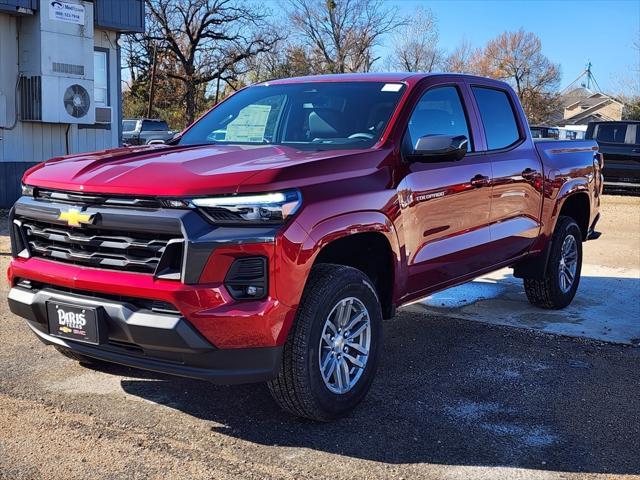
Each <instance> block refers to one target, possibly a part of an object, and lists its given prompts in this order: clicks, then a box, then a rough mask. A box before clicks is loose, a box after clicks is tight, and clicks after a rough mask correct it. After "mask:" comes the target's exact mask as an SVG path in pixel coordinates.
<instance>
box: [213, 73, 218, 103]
mask: <svg viewBox="0 0 640 480" xmlns="http://www.w3.org/2000/svg"><path fill="white" fill-rule="evenodd" d="M219 92H220V70H219V69H218V78H216V99H215V100H214V102H213V104H214V105H217V104H218V96H219Z"/></svg>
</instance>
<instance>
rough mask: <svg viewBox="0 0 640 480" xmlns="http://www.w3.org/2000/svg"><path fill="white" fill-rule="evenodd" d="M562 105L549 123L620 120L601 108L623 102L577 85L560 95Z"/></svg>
mask: <svg viewBox="0 0 640 480" xmlns="http://www.w3.org/2000/svg"><path fill="white" fill-rule="evenodd" d="M559 103H560V107H559V108H558V109H557V110H556V111H555V112H553V113H552V114H551V116H550V117H549V119H548V121H549V123H553V124H557V125H583V124H586V123H588V122H590V121H611V120H619V119H617V118H611V117H609V116H607V115H606V114H604V113H603V112H602V111H601V110H602V109H603V108H604V107H606V106H608V105H611V104H618V105H620V106H622V103H621V102H619V101H618V100H616V99H615V98H613V97H610V96H609V95H606V94H604V93H602V92H594V91H592V90H589V89H588V88H585V87H577V88H574V89H572V90H569V91H567V92H565V93H563V94H561V95H560V102H559Z"/></svg>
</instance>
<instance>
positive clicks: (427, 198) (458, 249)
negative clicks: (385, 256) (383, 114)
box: [398, 84, 491, 294]
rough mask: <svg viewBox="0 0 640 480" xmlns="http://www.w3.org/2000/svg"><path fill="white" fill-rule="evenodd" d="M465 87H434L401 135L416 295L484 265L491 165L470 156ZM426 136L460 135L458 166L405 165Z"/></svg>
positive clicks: (406, 231)
mask: <svg viewBox="0 0 640 480" xmlns="http://www.w3.org/2000/svg"><path fill="white" fill-rule="evenodd" d="M467 99H468V92H467V91H466V90H465V85H464V84H458V85H453V84H440V85H438V84H436V85H432V86H429V87H428V88H427V89H426V91H423V92H422V94H421V96H420V98H419V99H418V101H417V102H416V104H415V105H414V106H413V109H412V113H411V116H410V118H409V122H408V125H407V127H406V130H405V132H404V136H403V147H402V149H403V152H404V155H403V156H404V161H405V163H404V165H405V167H406V169H407V173H406V175H405V177H404V178H403V180H402V181H401V182H400V184H399V186H398V196H399V198H400V206H401V208H402V215H401V216H400V218H401V220H402V223H401V225H399V226H398V230H401V231H402V234H403V237H404V244H405V248H406V255H407V260H408V269H409V271H408V273H409V285H410V286H409V293H414V294H416V293H418V292H421V291H425V290H428V289H430V288H431V287H433V286H435V285H438V284H442V283H445V282H448V281H451V280H453V279H456V278H459V277H463V276H465V275H469V274H472V273H473V272H476V271H478V270H481V269H482V268H484V267H486V266H487V259H486V257H485V256H484V255H482V249H483V246H486V245H487V244H488V242H489V241H490V234H489V221H490V200H491V198H490V196H491V187H490V182H491V165H490V163H489V161H488V160H487V158H485V156H484V155H478V154H477V153H476V152H475V137H474V135H473V129H472V123H471V121H470V120H471V119H472V118H474V117H473V115H474V113H473V112H469V111H468V110H467V109H466V108H465V105H468V103H467ZM426 135H464V136H466V137H467V138H468V139H469V151H468V153H467V155H466V156H465V157H463V158H462V159H461V160H459V161H438V162H429V163H422V162H411V163H409V162H407V159H406V156H407V155H406V154H407V152H408V151H410V150H411V149H412V147H413V146H415V144H416V142H417V140H418V138H420V137H422V136H426Z"/></svg>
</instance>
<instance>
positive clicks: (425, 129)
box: [404, 86, 473, 151]
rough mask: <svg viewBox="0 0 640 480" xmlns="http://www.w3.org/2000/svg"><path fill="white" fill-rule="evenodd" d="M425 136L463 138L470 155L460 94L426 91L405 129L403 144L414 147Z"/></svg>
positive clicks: (441, 89) (452, 90)
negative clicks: (466, 141) (462, 136)
mask: <svg viewBox="0 0 640 480" xmlns="http://www.w3.org/2000/svg"><path fill="white" fill-rule="evenodd" d="M426 135H464V136H465V137H467V138H468V139H469V150H470V151H473V147H472V145H471V137H470V136H469V126H468V124H467V118H466V116H465V114H464V108H463V107H462V101H461V100H460V94H459V93H458V89H457V88H456V87H451V86H448V87H435V88H432V89H430V90H427V91H426V92H425V93H424V95H422V98H420V100H419V101H418V104H417V105H416V107H415V109H414V110H413V113H412V114H411V118H410V119H409V125H408V127H407V133H406V135H405V139H404V142H405V144H406V147H407V148H409V145H410V146H411V147H414V146H415V144H416V142H417V141H418V139H419V138H420V137H424V136H426Z"/></svg>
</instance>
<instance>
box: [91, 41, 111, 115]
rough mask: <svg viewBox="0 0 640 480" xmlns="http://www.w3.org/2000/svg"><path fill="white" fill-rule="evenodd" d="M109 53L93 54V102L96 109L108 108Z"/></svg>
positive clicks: (95, 52)
mask: <svg viewBox="0 0 640 480" xmlns="http://www.w3.org/2000/svg"><path fill="white" fill-rule="evenodd" d="M108 54H109V51H108V50H106V49H96V50H94V52H93V100H94V104H95V105H96V107H108V106H109V56H108Z"/></svg>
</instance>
